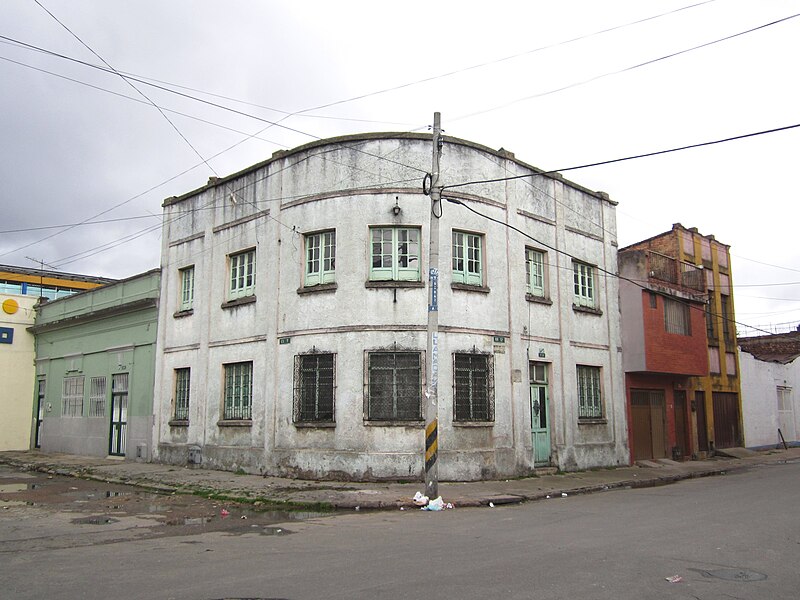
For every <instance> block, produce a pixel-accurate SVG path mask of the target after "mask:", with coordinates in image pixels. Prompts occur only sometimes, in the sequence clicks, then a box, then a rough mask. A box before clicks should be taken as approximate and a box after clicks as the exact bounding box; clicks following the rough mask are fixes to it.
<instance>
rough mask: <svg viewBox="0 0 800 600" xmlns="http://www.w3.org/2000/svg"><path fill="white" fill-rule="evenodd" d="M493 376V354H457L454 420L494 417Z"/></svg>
mask: <svg viewBox="0 0 800 600" xmlns="http://www.w3.org/2000/svg"><path fill="white" fill-rule="evenodd" d="M493 379H494V378H493V373H492V361H491V357H490V356H489V355H487V354H454V355H453V420H454V421H493V420H494V381H493Z"/></svg>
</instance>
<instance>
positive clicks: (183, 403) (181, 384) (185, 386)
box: [173, 368, 191, 421]
mask: <svg viewBox="0 0 800 600" xmlns="http://www.w3.org/2000/svg"><path fill="white" fill-rule="evenodd" d="M190 375H191V370H190V369H189V368H181V369H175V414H174V417H173V418H174V419H175V420H176V421H188V420H189V381H190Z"/></svg>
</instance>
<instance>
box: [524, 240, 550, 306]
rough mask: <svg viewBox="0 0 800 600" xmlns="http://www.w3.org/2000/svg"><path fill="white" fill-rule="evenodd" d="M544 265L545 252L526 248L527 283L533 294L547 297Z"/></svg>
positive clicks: (529, 290) (530, 292)
mask: <svg viewBox="0 0 800 600" xmlns="http://www.w3.org/2000/svg"><path fill="white" fill-rule="evenodd" d="M544 265H545V257H544V252H542V251H541V250H534V249H533V248H525V283H526V284H527V286H528V293H529V294H530V295H531V296H538V297H541V298H544V297H545V289H544Z"/></svg>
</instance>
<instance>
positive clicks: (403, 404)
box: [366, 352, 422, 421]
mask: <svg viewBox="0 0 800 600" xmlns="http://www.w3.org/2000/svg"><path fill="white" fill-rule="evenodd" d="M367 373H368V382H367V410H366V413H367V414H366V416H367V420H374V421H421V420H422V355H421V353H419V352H369V353H368V354H367Z"/></svg>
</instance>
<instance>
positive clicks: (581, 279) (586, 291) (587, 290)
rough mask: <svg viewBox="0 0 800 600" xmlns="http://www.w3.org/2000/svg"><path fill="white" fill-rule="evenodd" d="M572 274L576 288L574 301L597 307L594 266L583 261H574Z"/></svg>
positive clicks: (578, 304) (576, 303) (582, 304)
mask: <svg viewBox="0 0 800 600" xmlns="http://www.w3.org/2000/svg"><path fill="white" fill-rule="evenodd" d="M572 275H573V283H574V290H575V294H574V298H573V303H574V304H575V305H576V306H586V307H588V308H596V307H597V301H596V298H595V285H594V267H593V266H591V265H587V264H585V263H581V262H573V263H572Z"/></svg>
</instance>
